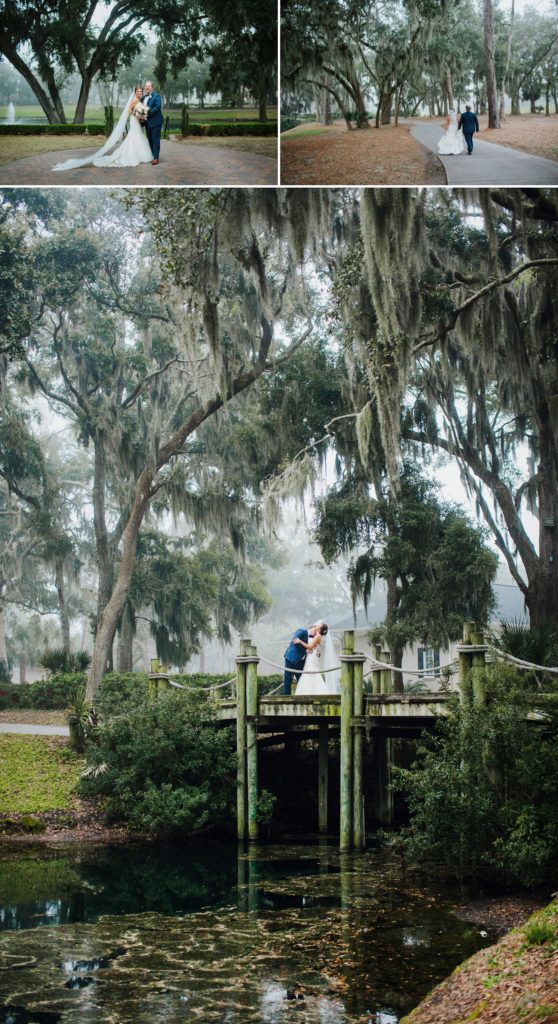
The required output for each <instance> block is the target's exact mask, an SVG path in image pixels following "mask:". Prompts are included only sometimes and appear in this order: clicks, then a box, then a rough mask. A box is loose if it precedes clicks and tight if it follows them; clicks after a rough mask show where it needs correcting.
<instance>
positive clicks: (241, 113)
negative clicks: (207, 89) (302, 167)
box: [0, 104, 277, 124]
mask: <svg viewBox="0 0 558 1024" xmlns="http://www.w3.org/2000/svg"><path fill="white" fill-rule="evenodd" d="M64 109H65V111H66V117H67V119H68V121H69V122H71V121H72V120H73V117H74V112H75V109H76V108H75V106H70V104H68V105H67V106H65V107H64ZM121 110H122V107H117V108H116V109H115V112H114V114H115V119H116V118H117V117H118V116H119V115H120V112H121ZM163 112H164V114H165V115H167V114H168V115H169V117H170V118H171V120H172V121H175V122H176V123H179V122H180V118H181V111H180V109H177V110H175V109H171V110H169V109H167V108H164V111H163ZM188 113H189V115H190V120H191V121H196V122H201V123H202V124H208V123H209V122H210V121H231V120H239V121H257V120H258V108H257V107H236V108H232V109H231V108H230V107H204V108H203V110H200V109H199V107H189V108H188ZM6 116H7V108H6V107H0V121H2V120H4V119H5V118H6ZM267 116H268V118H269V120H270V121H271V120H277V108H276V107H268V110H267ZM18 117H44V111H43V110H42V108H41V107H39V106H30V107H18V106H16V119H17V118H18ZM104 120H105V111H104V108H103V107H87V111H86V114H85V123H86V124H87V123H88V122H90V121H92V122H93V123H95V124H98V123H101V122H103V121H104Z"/></svg>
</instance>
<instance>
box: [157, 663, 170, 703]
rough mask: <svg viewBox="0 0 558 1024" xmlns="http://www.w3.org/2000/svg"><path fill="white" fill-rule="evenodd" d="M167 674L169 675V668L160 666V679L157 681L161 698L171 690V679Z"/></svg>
mask: <svg viewBox="0 0 558 1024" xmlns="http://www.w3.org/2000/svg"><path fill="white" fill-rule="evenodd" d="M166 673H168V668H167V666H166V665H159V678H158V680H157V694H158V696H159V697H160V696H161V694H162V693H166V691H167V690H170V683H169V677H168V675H167V674H166Z"/></svg>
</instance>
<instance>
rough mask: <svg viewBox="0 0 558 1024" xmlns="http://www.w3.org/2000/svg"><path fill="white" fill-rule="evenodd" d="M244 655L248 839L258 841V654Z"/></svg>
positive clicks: (248, 651) (251, 649)
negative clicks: (247, 658)
mask: <svg viewBox="0 0 558 1024" xmlns="http://www.w3.org/2000/svg"><path fill="white" fill-rule="evenodd" d="M246 655H247V656H248V657H249V659H250V660H249V661H247V662H246V664H245V668H246V716H247V717H246V781H247V789H248V793H247V795H248V838H249V839H250V840H251V841H252V842H257V839H258V831H259V830H258V664H259V660H260V659H259V658H258V652H257V650H256V648H255V647H251V646H250V647H247V648H246Z"/></svg>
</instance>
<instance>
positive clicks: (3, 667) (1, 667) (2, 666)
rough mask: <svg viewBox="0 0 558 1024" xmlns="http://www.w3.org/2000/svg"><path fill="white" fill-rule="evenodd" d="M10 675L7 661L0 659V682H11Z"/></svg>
mask: <svg viewBox="0 0 558 1024" xmlns="http://www.w3.org/2000/svg"><path fill="white" fill-rule="evenodd" d="M11 681H12V676H11V672H10V669H9V666H8V664H7V662H5V661H0V684H2V683H11Z"/></svg>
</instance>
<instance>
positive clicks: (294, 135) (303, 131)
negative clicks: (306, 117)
mask: <svg viewBox="0 0 558 1024" xmlns="http://www.w3.org/2000/svg"><path fill="white" fill-rule="evenodd" d="M329 134H330V130H329V128H300V127H299V126H297V127H296V128H291V129H290V130H289V131H288V132H283V135H282V136H281V138H284V139H287V138H288V139H301V138H302V137H303V136H308V135H329Z"/></svg>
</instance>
